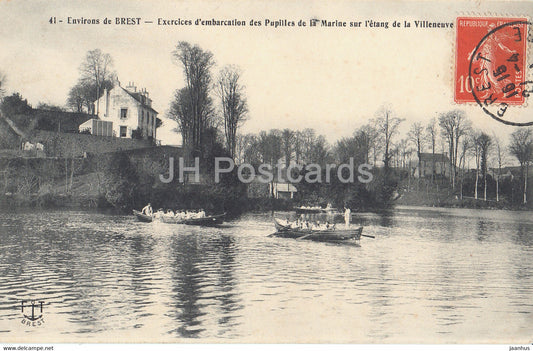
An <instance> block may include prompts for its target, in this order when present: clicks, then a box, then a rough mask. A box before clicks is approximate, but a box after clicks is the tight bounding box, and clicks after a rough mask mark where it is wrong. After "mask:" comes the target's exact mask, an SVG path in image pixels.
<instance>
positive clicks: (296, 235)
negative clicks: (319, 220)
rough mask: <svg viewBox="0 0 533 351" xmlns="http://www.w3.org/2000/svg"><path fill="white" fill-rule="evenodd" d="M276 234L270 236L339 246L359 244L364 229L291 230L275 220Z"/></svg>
mask: <svg viewBox="0 0 533 351" xmlns="http://www.w3.org/2000/svg"><path fill="white" fill-rule="evenodd" d="M274 225H275V227H276V230H277V231H276V232H275V233H273V234H271V235H270V236H275V237H279V238H292V239H298V240H311V241H321V242H329V243H339V244H359V240H360V239H361V234H362V233H363V227H359V228H356V229H340V230H337V229H324V230H312V229H302V228H291V227H290V226H289V225H285V224H283V223H282V221H280V220H279V219H274Z"/></svg>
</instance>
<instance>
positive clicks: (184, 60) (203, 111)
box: [172, 41, 215, 151]
mask: <svg viewBox="0 0 533 351" xmlns="http://www.w3.org/2000/svg"><path fill="white" fill-rule="evenodd" d="M172 57H173V59H174V63H175V64H177V65H179V66H181V67H182V68H183V73H184V76H185V88H183V89H181V90H179V92H178V93H179V95H187V96H186V97H185V96H180V99H179V100H176V101H174V103H182V104H187V105H188V106H182V107H181V108H180V109H181V111H186V112H187V118H188V119H189V121H188V123H187V128H189V131H188V132H187V134H188V138H187V139H188V140H187V142H188V143H189V145H188V146H190V147H192V149H193V151H199V150H201V145H200V143H201V140H202V133H203V132H204V131H205V130H206V129H207V128H208V127H209V126H210V122H211V121H210V118H211V117H212V115H213V108H212V105H213V104H212V100H211V98H210V96H209V92H210V86H211V68H212V67H213V65H214V64H215V62H214V59H213V54H212V53H211V52H209V51H204V50H202V48H200V47H199V46H198V45H194V46H193V45H191V44H189V43H188V42H184V41H180V42H179V43H178V45H177V46H176V48H175V50H174V51H173V52H172ZM178 93H177V94H176V95H178ZM184 142H185V140H184Z"/></svg>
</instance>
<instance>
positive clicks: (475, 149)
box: [471, 131, 481, 200]
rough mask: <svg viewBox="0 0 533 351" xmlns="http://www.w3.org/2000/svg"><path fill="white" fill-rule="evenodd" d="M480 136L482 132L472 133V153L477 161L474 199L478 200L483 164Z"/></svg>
mask: <svg viewBox="0 0 533 351" xmlns="http://www.w3.org/2000/svg"><path fill="white" fill-rule="evenodd" d="M480 136H481V132H479V131H472V136H471V138H472V153H473V155H474V159H475V161H476V181H475V185H474V198H475V199H476V200H477V199H478V184H479V168H480V164H481V143H480V142H479V138H480Z"/></svg>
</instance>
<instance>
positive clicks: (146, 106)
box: [120, 87, 159, 114]
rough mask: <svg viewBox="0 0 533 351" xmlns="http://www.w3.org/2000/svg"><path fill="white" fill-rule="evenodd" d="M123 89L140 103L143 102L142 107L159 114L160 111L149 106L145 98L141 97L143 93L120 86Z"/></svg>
mask: <svg viewBox="0 0 533 351" xmlns="http://www.w3.org/2000/svg"><path fill="white" fill-rule="evenodd" d="M120 88H121V89H122V90H124V91H125V92H126V93H128V95H129V96H131V97H132V98H134V99H135V101H137V102H138V103H140V104H141V106H142V107H144V108H146V109H148V110H150V111H151V112H153V113H155V114H159V112H157V111H156V110H154V109H153V108H152V107H151V106H148V105H147V104H145V103H144V102H143V100H142V99H141V96H142V95H141V93H132V92H130V91H128V90H127V89H124V88H123V87H120Z"/></svg>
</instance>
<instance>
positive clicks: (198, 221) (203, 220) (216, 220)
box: [133, 210, 226, 226]
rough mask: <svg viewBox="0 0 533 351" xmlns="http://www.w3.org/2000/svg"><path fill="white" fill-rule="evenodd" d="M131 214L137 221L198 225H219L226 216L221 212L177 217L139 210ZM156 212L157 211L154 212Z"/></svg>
mask: <svg viewBox="0 0 533 351" xmlns="http://www.w3.org/2000/svg"><path fill="white" fill-rule="evenodd" d="M133 214H134V215H135V216H136V217H137V220H138V221H139V222H145V223H150V222H157V221H159V222H163V223H171V224H186V225H199V226H216V225H220V224H222V223H223V222H224V218H225V216H226V213H221V214H218V215H213V216H202V217H191V218H178V217H175V216H166V215H160V216H155V215H152V216H149V215H146V214H144V213H142V212H141V211H137V210H133ZM156 214H157V212H156Z"/></svg>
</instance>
